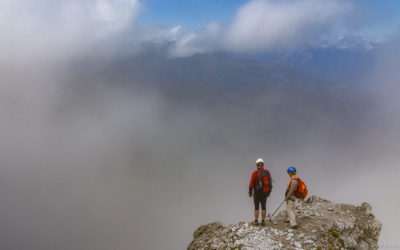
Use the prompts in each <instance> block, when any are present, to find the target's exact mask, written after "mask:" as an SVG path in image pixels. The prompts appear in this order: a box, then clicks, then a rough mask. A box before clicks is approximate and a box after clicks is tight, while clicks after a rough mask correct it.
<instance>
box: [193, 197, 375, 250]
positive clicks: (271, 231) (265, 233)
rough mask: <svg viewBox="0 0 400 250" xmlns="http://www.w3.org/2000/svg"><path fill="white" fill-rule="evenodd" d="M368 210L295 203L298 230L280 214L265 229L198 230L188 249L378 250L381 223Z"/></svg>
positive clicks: (314, 201) (216, 225)
mask: <svg viewBox="0 0 400 250" xmlns="http://www.w3.org/2000/svg"><path fill="white" fill-rule="evenodd" d="M371 210H372V208H371V206H370V205H369V204H368V203H362V204H361V205H360V206H354V205H350V204H336V203H333V202H330V201H327V200H325V199H322V198H320V197H317V196H311V197H310V198H309V199H307V200H306V201H304V202H300V201H297V202H296V212H297V222H298V224H299V228H298V229H297V230H294V229H290V226H289V224H288V223H286V222H285V221H286V212H285V211H281V212H280V213H279V214H278V215H277V216H276V217H274V218H273V222H271V221H270V220H269V221H267V223H266V226H253V225H251V224H250V223H247V222H239V223H237V224H229V225H224V224H222V223H220V222H213V223H210V224H207V225H203V226H200V227H199V228H198V229H197V230H196V231H195V232H194V234H193V241H192V242H191V243H190V245H189V246H188V249H189V250H191V249H242V250H243V249H360V250H361V249H378V238H379V234H380V231H381V228H382V223H381V222H380V221H378V220H376V219H375V217H374V215H373V214H371Z"/></svg>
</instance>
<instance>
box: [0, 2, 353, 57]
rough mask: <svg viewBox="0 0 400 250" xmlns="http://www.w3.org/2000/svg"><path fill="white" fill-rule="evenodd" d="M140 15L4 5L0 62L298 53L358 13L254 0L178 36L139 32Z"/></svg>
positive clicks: (100, 6)
mask: <svg viewBox="0 0 400 250" xmlns="http://www.w3.org/2000/svg"><path fill="white" fill-rule="evenodd" d="M142 9H143V5H142V1H140V0H69V1H68V0H59V1H51V0H35V1H34V0H21V1H13V0H3V1H1V2H0V14H1V16H2V20H1V21H0V43H1V45H2V46H1V47H0V58H2V59H0V62H1V61H2V60H3V61H4V60H6V61H9V60H10V59H11V60H29V58H35V59H37V58H46V59H48V58H51V59H53V58H67V59H68V58H70V57H73V56H75V55H82V54H84V53H87V52H88V51H93V48H95V49H96V53H104V54H106V55H117V56H118V55H121V53H122V54H129V53H132V52H137V51H140V50H141V49H142V46H141V44H142V43H147V42H151V43H154V44H159V45H162V47H163V48H166V49H167V50H168V51H167V52H168V54H169V55H170V56H172V57H186V56H191V55H193V54H198V53H207V52H213V51H229V52H241V53H242V52H243V53H246V52H258V51H272V50H274V51H275V50H288V49H296V48H298V47H300V46H302V45H304V44H318V41H322V40H323V43H324V44H327V41H326V38H327V37H328V38H329V39H328V40H329V41H331V40H335V39H336V38H337V37H338V36H341V35H340V34H341V33H340V32H338V31H339V30H340V27H342V28H343V24H345V23H346V21H345V20H346V18H348V17H349V15H350V14H351V13H353V10H356V8H354V6H353V7H352V5H351V4H350V3H348V2H344V1H341V0H284V1H274V0H251V1H248V2H247V3H245V4H244V5H243V6H242V7H240V8H239V9H238V11H237V13H236V15H235V17H234V19H233V20H232V23H230V24H228V25H227V26H223V25H221V24H219V23H218V22H216V21H212V20H210V21H211V22H210V23H209V24H208V25H206V27H204V28H203V29H201V30H197V31H183V30H184V24H180V25H177V26H175V27H173V28H170V27H150V28H140V27H139V25H138V19H139V17H140V15H141V13H142ZM340 31H341V30H340ZM331 38H332V39H331ZM336 40H337V39H336ZM329 41H328V43H329ZM320 43H322V42H320Z"/></svg>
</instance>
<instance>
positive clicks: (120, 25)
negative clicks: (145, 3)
mask: <svg viewBox="0 0 400 250" xmlns="http://www.w3.org/2000/svg"><path fill="white" fill-rule="evenodd" d="M141 8H142V7H141V4H140V3H139V1H138V0H69V1H66V0H65V1H64V0H60V1H51V0H36V1H34V0H22V1H13V0H3V1H1V2H0V15H1V16H2V19H1V21H0V43H1V44H2V46H1V47H0V56H1V57H2V60H7V61H10V60H11V61H13V60H28V59H29V58H38V57H39V58H49V57H50V58H56V57H69V56H73V55H74V54H79V53H82V52H84V51H86V50H88V49H90V48H91V47H92V46H93V45H94V44H95V43H96V42H98V41H99V40H102V39H107V38H109V37H110V36H113V35H115V34H117V33H118V32H121V31H123V30H124V29H127V28H128V27H134V24H135V23H136V21H137V19H138V17H139V14H140V12H141Z"/></svg>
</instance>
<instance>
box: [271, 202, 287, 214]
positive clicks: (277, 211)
mask: <svg viewBox="0 0 400 250" xmlns="http://www.w3.org/2000/svg"><path fill="white" fill-rule="evenodd" d="M284 202H285V200H283V201H282V203H281V204H280V205H279V207H278V208H277V209H276V210H275V212H274V213H273V214H272V215H271V217H273V216H274V215H275V214H276V212H278V210H279V208H281V206H282V205H283V203H284Z"/></svg>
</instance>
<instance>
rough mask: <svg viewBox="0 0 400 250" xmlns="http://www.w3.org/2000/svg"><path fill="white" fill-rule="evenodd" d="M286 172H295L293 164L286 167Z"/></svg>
mask: <svg viewBox="0 0 400 250" xmlns="http://www.w3.org/2000/svg"><path fill="white" fill-rule="evenodd" d="M287 172H288V173H291V172H296V168H295V167H293V166H291V167H289V168H288V169H287Z"/></svg>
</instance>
